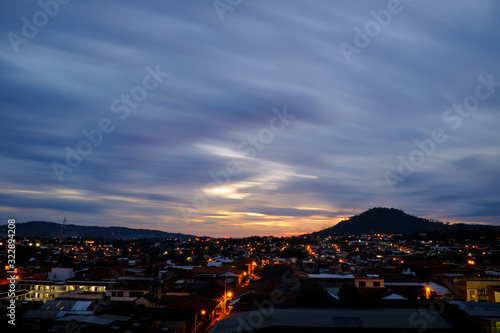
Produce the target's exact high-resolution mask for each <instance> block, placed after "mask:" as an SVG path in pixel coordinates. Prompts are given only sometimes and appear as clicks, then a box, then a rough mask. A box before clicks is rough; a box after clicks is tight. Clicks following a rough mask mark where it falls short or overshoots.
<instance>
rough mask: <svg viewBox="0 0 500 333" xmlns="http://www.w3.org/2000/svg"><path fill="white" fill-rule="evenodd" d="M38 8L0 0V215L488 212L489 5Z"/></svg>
mask: <svg viewBox="0 0 500 333" xmlns="http://www.w3.org/2000/svg"><path fill="white" fill-rule="evenodd" d="M65 2H67V3H65ZM42 3H44V4H46V5H44V6H41V5H40V4H38V3H37V2H36V1H29V2H28V1H8V2H4V3H3V4H2V5H1V7H2V8H1V10H0V28H1V34H2V36H3V38H2V42H1V43H0V66H1V67H0V113H1V122H0V151H1V163H0V180H1V183H0V184H1V185H0V218H1V219H2V220H3V221H4V222H5V223H6V222H7V219H8V218H12V217H15V218H17V220H18V221H19V222H24V221H30V220H48V221H55V222H61V221H62V220H63V218H64V216H65V215H67V216H68V219H69V221H70V223H75V224H85V225H122V226H129V227H141V228H156V229H161V230H165V231H172V232H186V233H192V234H199V235H213V236H243V235H252V234H261V235H268V234H274V235H290V234H297V233H303V232H309V231H313V230H317V229H320V228H324V227H327V226H330V225H332V224H334V223H336V222H337V221H338V220H339V219H342V218H345V217H348V216H350V215H353V214H357V213H360V212H362V211H364V210H366V209H368V208H371V207H376V206H384V207H396V208H400V209H403V210H404V211H406V212H408V213H411V214H413V215H418V216H422V217H428V218H434V219H439V220H443V221H453V222H456V221H462V222H478V223H494V224H500V219H499V217H500V204H499V198H500V191H499V185H500V169H499V165H500V148H499V142H500V131H499V130H498V129H499V128H500V115H499V108H500V62H499V61H498V59H500V47H499V45H500V40H499V37H498V31H500V20H498V17H499V15H500V5H499V4H498V3H497V2H496V1H493V0H491V1H481V0H479V1H451V0H449V1H439V2H436V1H430V0H429V1H409V0H401V1H400V2H398V1H349V2H347V1H343V2H333V1H327V0H325V1H290V0H286V1H285V0H280V1H268V0H252V1H249V0H244V1H241V2H240V3H239V4H237V5H235V6H230V5H228V4H227V3H228V2H227V0H220V1H218V2H217V1H215V2H211V1H191V2H179V1H140V2H139V1H106V2H102V1H67V0H66V1H62V0H60V2H58V1H56V0H42ZM214 3H215V4H216V5H218V6H214ZM232 3H233V4H235V3H236V2H234V1H233V2H232ZM221 4H226V5H221ZM42 7H44V8H42ZM216 7H217V8H216Z"/></svg>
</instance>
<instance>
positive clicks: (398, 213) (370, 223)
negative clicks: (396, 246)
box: [309, 207, 500, 237]
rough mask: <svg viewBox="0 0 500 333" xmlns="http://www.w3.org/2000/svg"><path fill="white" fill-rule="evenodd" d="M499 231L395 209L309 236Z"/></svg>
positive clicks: (364, 215)
mask: <svg viewBox="0 0 500 333" xmlns="http://www.w3.org/2000/svg"><path fill="white" fill-rule="evenodd" d="M491 228H493V229H500V227H494V226H483V225H474V224H463V223H460V224H449V223H443V222H438V221H431V220H428V219H423V218H420V217H416V216H413V215H409V214H406V213H405V212H403V211H402V210H399V209H395V208H381V207H377V208H372V209H369V210H367V211H365V212H363V213H361V214H359V215H354V216H352V217H350V218H349V219H347V220H344V221H341V222H339V223H338V224H336V225H334V226H332V227H329V228H326V229H323V230H320V231H316V232H313V233H311V234H309V235H311V236H322V237H326V236H334V235H338V236H346V235H361V234H371V233H381V234H406V233H412V232H423V233H425V232H432V231H440V232H447V231H453V230H458V229H491Z"/></svg>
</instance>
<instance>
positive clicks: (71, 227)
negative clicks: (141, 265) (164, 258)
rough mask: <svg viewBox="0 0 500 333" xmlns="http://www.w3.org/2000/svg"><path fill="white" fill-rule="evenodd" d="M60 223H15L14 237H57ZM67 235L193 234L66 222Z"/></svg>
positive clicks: (4, 229) (4, 227)
mask: <svg viewBox="0 0 500 333" xmlns="http://www.w3.org/2000/svg"><path fill="white" fill-rule="evenodd" d="M61 230H62V224H61V223H54V222H45V221H31V222H25V223H16V237H17V238H19V237H33V236H37V237H58V236H61ZM0 234H7V225H2V226H0ZM66 236H68V237H94V238H99V237H102V238H191V237H196V236H194V235H185V234H181V233H171V232H164V231H160V230H153V229H134V228H127V227H99V226H83V225H75V224H68V225H66Z"/></svg>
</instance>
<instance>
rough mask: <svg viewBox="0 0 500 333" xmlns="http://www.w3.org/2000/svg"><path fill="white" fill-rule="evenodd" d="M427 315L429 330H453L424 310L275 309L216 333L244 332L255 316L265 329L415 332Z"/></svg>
mask: <svg viewBox="0 0 500 333" xmlns="http://www.w3.org/2000/svg"><path fill="white" fill-rule="evenodd" d="M415 314H417V315H418V316H423V317H425V316H427V317H428V318H434V320H433V321H429V322H428V323H427V324H428V326H427V327H428V328H435V329H452V328H453V326H451V325H450V324H449V323H448V322H447V321H446V320H444V319H443V318H442V317H440V316H438V315H436V313H434V312H432V311H429V310H424V309H376V310H369V309H360V310H349V309H274V311H273V312H272V313H271V314H270V313H269V309H263V310H261V311H248V312H242V313H237V314H233V315H230V316H228V317H226V319H223V320H221V321H220V322H218V323H217V324H216V326H214V329H213V331H211V332H213V333H232V332H237V331H238V329H241V327H239V326H240V324H241V322H249V321H248V319H249V318H250V316H252V317H253V319H254V321H255V316H261V317H260V318H262V319H260V320H259V322H262V325H260V326H259V328H264V327H296V328H297V327H304V328H306V327H311V328H312V327H328V328H335V327H339V328H341V327H342V328H346V327H365V328H382V329H383V328H391V329H414V328H415V327H414V326H412V325H411V323H412V320H410V318H411V317H412V316H415Z"/></svg>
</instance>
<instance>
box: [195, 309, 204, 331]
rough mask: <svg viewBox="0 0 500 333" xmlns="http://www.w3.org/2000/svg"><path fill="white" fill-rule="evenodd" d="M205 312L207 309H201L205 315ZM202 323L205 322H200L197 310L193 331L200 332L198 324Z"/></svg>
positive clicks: (201, 312)
mask: <svg viewBox="0 0 500 333" xmlns="http://www.w3.org/2000/svg"><path fill="white" fill-rule="evenodd" d="M205 313H206V311H205V310H201V311H200V314H201V315H202V316H204V315H205ZM201 324H203V322H200V323H199V324H198V311H196V314H195V316H194V329H193V332H195V333H196V332H198V326H200V325H201Z"/></svg>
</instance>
